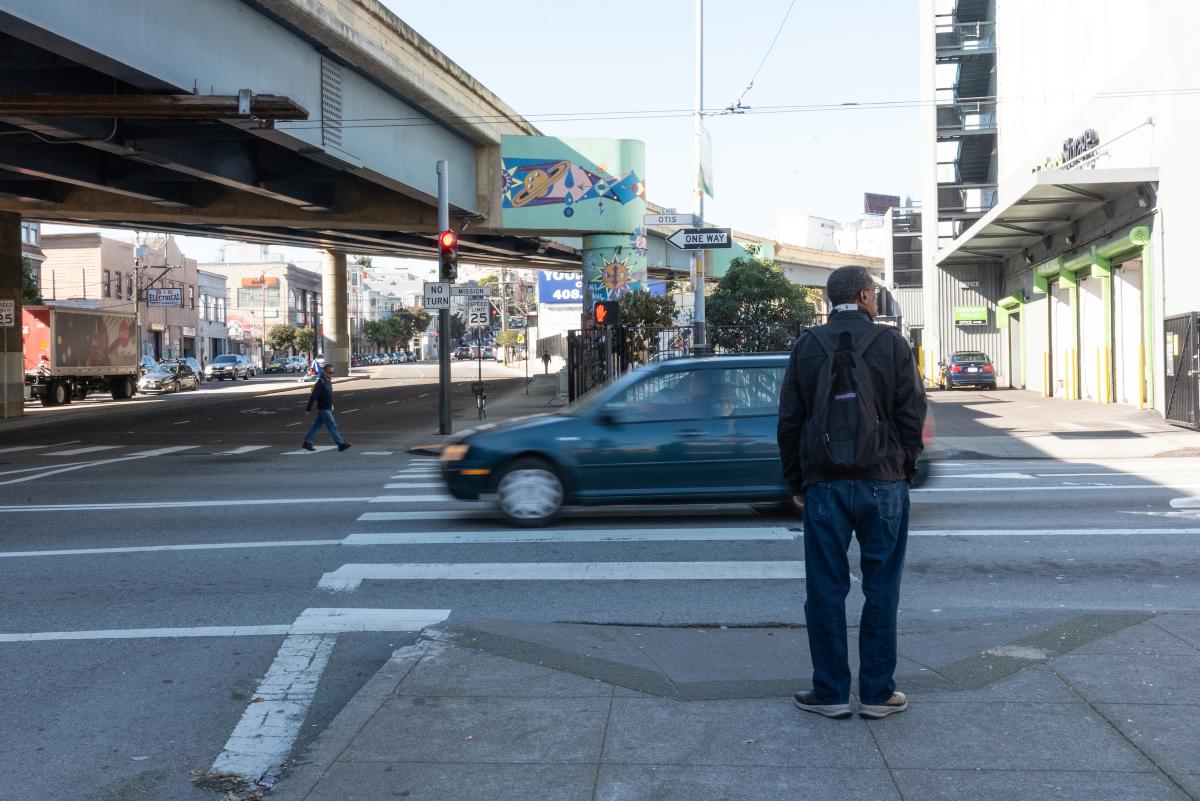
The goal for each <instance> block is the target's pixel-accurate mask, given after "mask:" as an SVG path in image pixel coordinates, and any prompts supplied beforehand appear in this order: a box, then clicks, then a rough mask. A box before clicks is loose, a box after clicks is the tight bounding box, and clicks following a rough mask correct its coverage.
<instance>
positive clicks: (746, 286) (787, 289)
mask: <svg viewBox="0 0 1200 801" xmlns="http://www.w3.org/2000/svg"><path fill="white" fill-rule="evenodd" d="M705 308H706V311H707V322H708V326H709V331H710V333H709V341H710V342H711V343H712V344H713V345H715V346H717V347H721V348H724V349H725V350H729V351H735V352H753V351H770V350H788V349H790V348H791V346H792V341H793V340H794V339H795V338H796V333H797V331H798V329H800V328H802V327H804V326H809V325H812V323H813V321H814V320H815V319H816V314H815V312H814V310H813V306H812V303H811V302H809V299H808V297H807V294H806V293H805V291H804V288H803V287H801V286H799V285H797V284H793V283H792V282H791V281H789V280H788V279H787V276H785V275H784V274H783V270H782V269H781V268H780V266H779V262H777V261H775V260H773V259H766V258H761V257H760V256H758V254H757V253H751V254H750V256H748V257H746V256H741V257H738V258H736V259H734V260H733V261H732V262H731V263H730V265H729V271H728V272H726V273H725V277H724V278H722V279H721V283H720V284H718V285H717V288H716V289H714V290H713V292H712V294H711V295H710V296H709V297H708V298H706V299H705Z"/></svg>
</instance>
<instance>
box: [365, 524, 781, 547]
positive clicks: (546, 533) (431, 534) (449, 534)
mask: <svg viewBox="0 0 1200 801" xmlns="http://www.w3.org/2000/svg"><path fill="white" fill-rule="evenodd" d="M798 536H800V532H799V531H792V530H790V529H787V528H783V527H780V526H764V527H762V528H750V527H738V528H724V527H714V528H623V529H615V530H613V529H549V530H542V531H530V530H522V529H511V528H509V529H483V530H480V531H400V532H383V533H374V534H351V535H350V536H348V537H346V538H345V539H343V540H342V541H341V544H342V545H455V544H487V543H516V542H530V543H536V542H550V543H568V542H706V541H711V542H726V541H728V542H747V541H750V542H754V541H770V540H785V541H786V540H794V539H796V538H797V537H798Z"/></svg>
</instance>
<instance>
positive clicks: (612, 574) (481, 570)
mask: <svg viewBox="0 0 1200 801" xmlns="http://www.w3.org/2000/svg"><path fill="white" fill-rule="evenodd" d="M802 578H804V563H803V562H783V561H776V562H523V563H522V562H511V563H490V562H485V563H443V564H348V565H342V566H341V567H339V568H338V569H337V570H334V571H332V572H330V573H326V574H324V575H323V576H321V580H320V581H318V582H317V586H318V587H319V588H321V589H323V590H329V591H331V592H348V591H352V590H356V589H358V588H359V587H360V586H361V585H362V583H363V582H364V581H728V580H739V581H775V580H790V579H802Z"/></svg>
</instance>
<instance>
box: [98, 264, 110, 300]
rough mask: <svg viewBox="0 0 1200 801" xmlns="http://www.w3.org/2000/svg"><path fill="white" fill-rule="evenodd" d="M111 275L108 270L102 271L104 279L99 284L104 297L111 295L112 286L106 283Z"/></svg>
mask: <svg viewBox="0 0 1200 801" xmlns="http://www.w3.org/2000/svg"><path fill="white" fill-rule="evenodd" d="M111 277H112V276H111V275H110V274H109V272H108V270H105V271H104V279H103V282H102V283H101V285H100V290H101V291H102V292H103V293H104V297H106V298H111V297H112V287H111V286H110V285H109V283H108V282H109V280H110V279H111Z"/></svg>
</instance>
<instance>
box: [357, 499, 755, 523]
mask: <svg viewBox="0 0 1200 801" xmlns="http://www.w3.org/2000/svg"><path fill="white" fill-rule="evenodd" d="M754 514H755V512H754V509H753V508H752V507H750V506H747V505H746V504H720V505H712V504H704V505H699V504H678V505H671V506H640V505H626V504H623V505H619V506H618V505H613V506H574V507H568V508H566V509H564V510H563V516H564V517H567V518H607V517H641V518H654V517H670V518H672V519H678V518H681V517H746V516H751V517H753V516H754ZM495 517H496V512H495V511H494V510H493V509H492V508H491V507H490V506H489V505H487V504H479V503H470V502H469V501H464V502H463V503H462V504H461V505H459V508H457V509H428V510H425V511H420V512H364V513H363V514H361V515H359V516H358V522H360V523H385V522H396V521H400V520H482V519H489V518H495Z"/></svg>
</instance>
